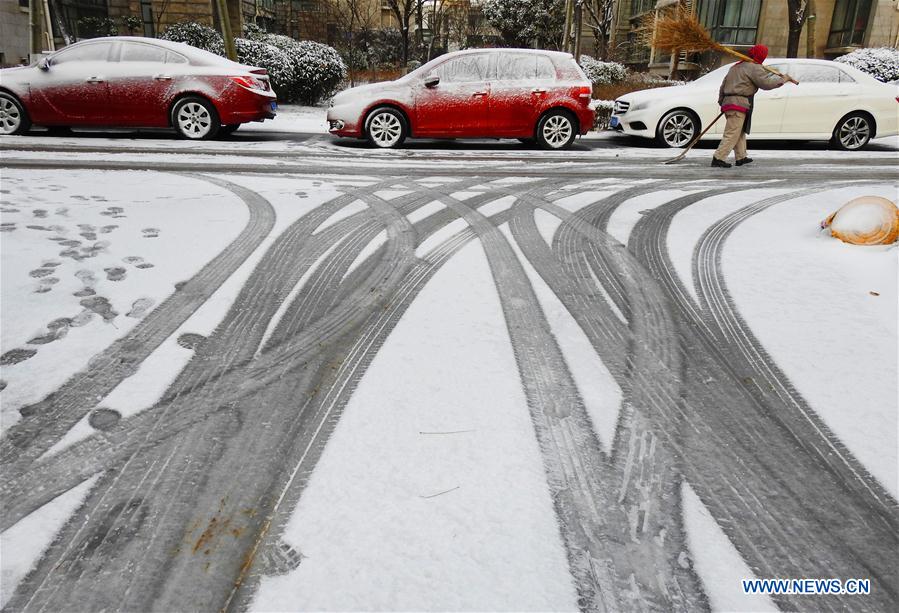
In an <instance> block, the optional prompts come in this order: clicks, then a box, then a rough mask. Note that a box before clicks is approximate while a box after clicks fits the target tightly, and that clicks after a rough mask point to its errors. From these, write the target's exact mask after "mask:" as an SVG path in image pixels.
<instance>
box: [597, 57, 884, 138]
mask: <svg viewBox="0 0 899 613" xmlns="http://www.w3.org/2000/svg"><path fill="white" fill-rule="evenodd" d="M765 64H766V65H768V66H771V67H772V68H775V69H776V70H778V71H779V72H782V73H784V74H789V75H790V76H792V77H793V78H794V79H796V80H797V81H799V85H793V84H791V83H787V84H786V85H784V86H783V87H779V88H778V89H773V90H768V91H763V90H760V91H759V93H758V94H756V96H755V109H754V110H753V113H752V131H751V132H750V134H749V138H750V139H772V140H829V141H831V142H832V143H833V144H834V145H835V146H836V147H839V148H840V149H846V150H856V149H861V148H862V147H864V146H865V145H867V144H868V141H869V140H871V139H872V138H874V137H875V136H876V137H882V136H894V135H896V134H899V105H897V103H899V87H896V86H895V85H891V84H888V83H881V82H880V81H878V80H877V79H875V78H874V77H872V76H870V75H867V74H865V73H863V72H861V71H860V70H858V69H856V68H853V67H852V66H847V65H845V64H840V63H837V62H831V61H827V60H809V59H769V60H768V61H767V62H765ZM732 65H733V64H728V65H727V66H722V67H721V68H718V69H716V70H714V71H712V72H710V73H708V74H707V75H705V76H703V77H701V78H699V79H697V80H696V81H693V82H692V83H689V84H687V85H679V86H674V87H661V88H658V89H647V90H642V91H637V92H632V93H630V94H626V95H624V96H621V97H620V98H618V99H617V100H615V106H614V109H613V114H612V118H611V121H610V127H611V128H613V129H615V130H619V131H621V132H624V133H625V134H630V135H632V136H641V137H643V138H653V139H655V140H656V141H657V142H659V144H661V145H665V146H668V147H684V146H686V145H687V144H688V143H689V142H690V141H691V140H692V139H693V137H694V136H695V135H696V134H698V133H699V132H700V131H701V130H702V128H704V127H706V126H708V125H709V123H710V122H712V121H713V120H714V119H715V117H716V116H717V115H718V113H719V112H720V109H719V107H718V88H719V87H720V86H721V81H722V80H724V75H725V74H727V71H728V70H729V69H730V67H731V66H732ZM723 131H724V120H723V119H722V120H719V121H718V123H716V124H715V125H714V126H713V127H712V129H711V130H709V131H708V132H707V133H706V135H705V136H704V137H703V140H715V139H719V138H721V134H722V132H723Z"/></svg>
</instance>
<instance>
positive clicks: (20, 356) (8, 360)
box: [0, 349, 37, 366]
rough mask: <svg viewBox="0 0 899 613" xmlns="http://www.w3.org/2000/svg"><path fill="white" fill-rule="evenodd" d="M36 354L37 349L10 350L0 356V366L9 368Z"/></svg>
mask: <svg viewBox="0 0 899 613" xmlns="http://www.w3.org/2000/svg"><path fill="white" fill-rule="evenodd" d="M36 353H37V349H11V350H10V351H7V352H6V353H4V354H3V355H0V366H10V365H12V364H18V363H19V362H24V361H25V360H27V359H28V358H30V357H33V356H34V355H35V354H36Z"/></svg>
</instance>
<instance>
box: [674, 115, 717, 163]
mask: <svg viewBox="0 0 899 613" xmlns="http://www.w3.org/2000/svg"><path fill="white" fill-rule="evenodd" d="M722 115H724V111H721V112H720V113H718V116H717V117H715V119H713V120H712V123H710V124H709V125H707V126H706V128H705V130H703V131H702V132H700V133H699V136H697V137H696V138H694V139H693V140H692V141H690V144H689V145H687V147H686V149H684V150H683V151H681V153H680V155H678V156H677V157H676V158H673V159H671V160H667V161H666V162H665V163H666V164H670V163H671V162H677V161H678V160H682V159H684V157H685V156H686V155H687V152H688V151H690V149H692V148H693V146H694V145H695V144H696V143H698V142H699V140H700V139H701V138H702V137H703V136H705V133H706V132H708V131H709V130H711V129H712V126H713V125H715V124H716V123H718V120H719V119H721V116H722Z"/></svg>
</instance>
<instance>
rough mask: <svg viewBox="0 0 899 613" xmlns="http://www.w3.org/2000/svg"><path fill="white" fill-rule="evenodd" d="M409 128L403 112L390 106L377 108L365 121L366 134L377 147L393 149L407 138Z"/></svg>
mask: <svg viewBox="0 0 899 613" xmlns="http://www.w3.org/2000/svg"><path fill="white" fill-rule="evenodd" d="M408 133H409V128H408V126H407V125H406V118H405V117H403V114H402V113H400V112H399V111H397V110H396V109H392V108H389V107H382V108H379V109H375V110H374V111H372V112H371V114H370V115H369V116H368V121H367V122H366V123H365V135H366V136H367V137H368V142H370V143H371V144H372V145H374V146H375V147H380V148H382V149H391V148H393V147H399V146H400V145H402V144H403V141H404V140H406V136H407V135H408Z"/></svg>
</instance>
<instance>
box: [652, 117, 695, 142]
mask: <svg viewBox="0 0 899 613" xmlns="http://www.w3.org/2000/svg"><path fill="white" fill-rule="evenodd" d="M698 133H699V122H698V121H696V117H694V116H693V114H692V113H690V112H689V111H684V110H677V111H670V112H669V113H666V114H665V116H664V117H662V120H661V121H660V122H659V126H658V127H657V128H656V142H658V143H659V144H660V145H662V146H663V147H686V146H687V145H689V144H690V141H692V140H693V137H694V136H696V135H697V134H698Z"/></svg>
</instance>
